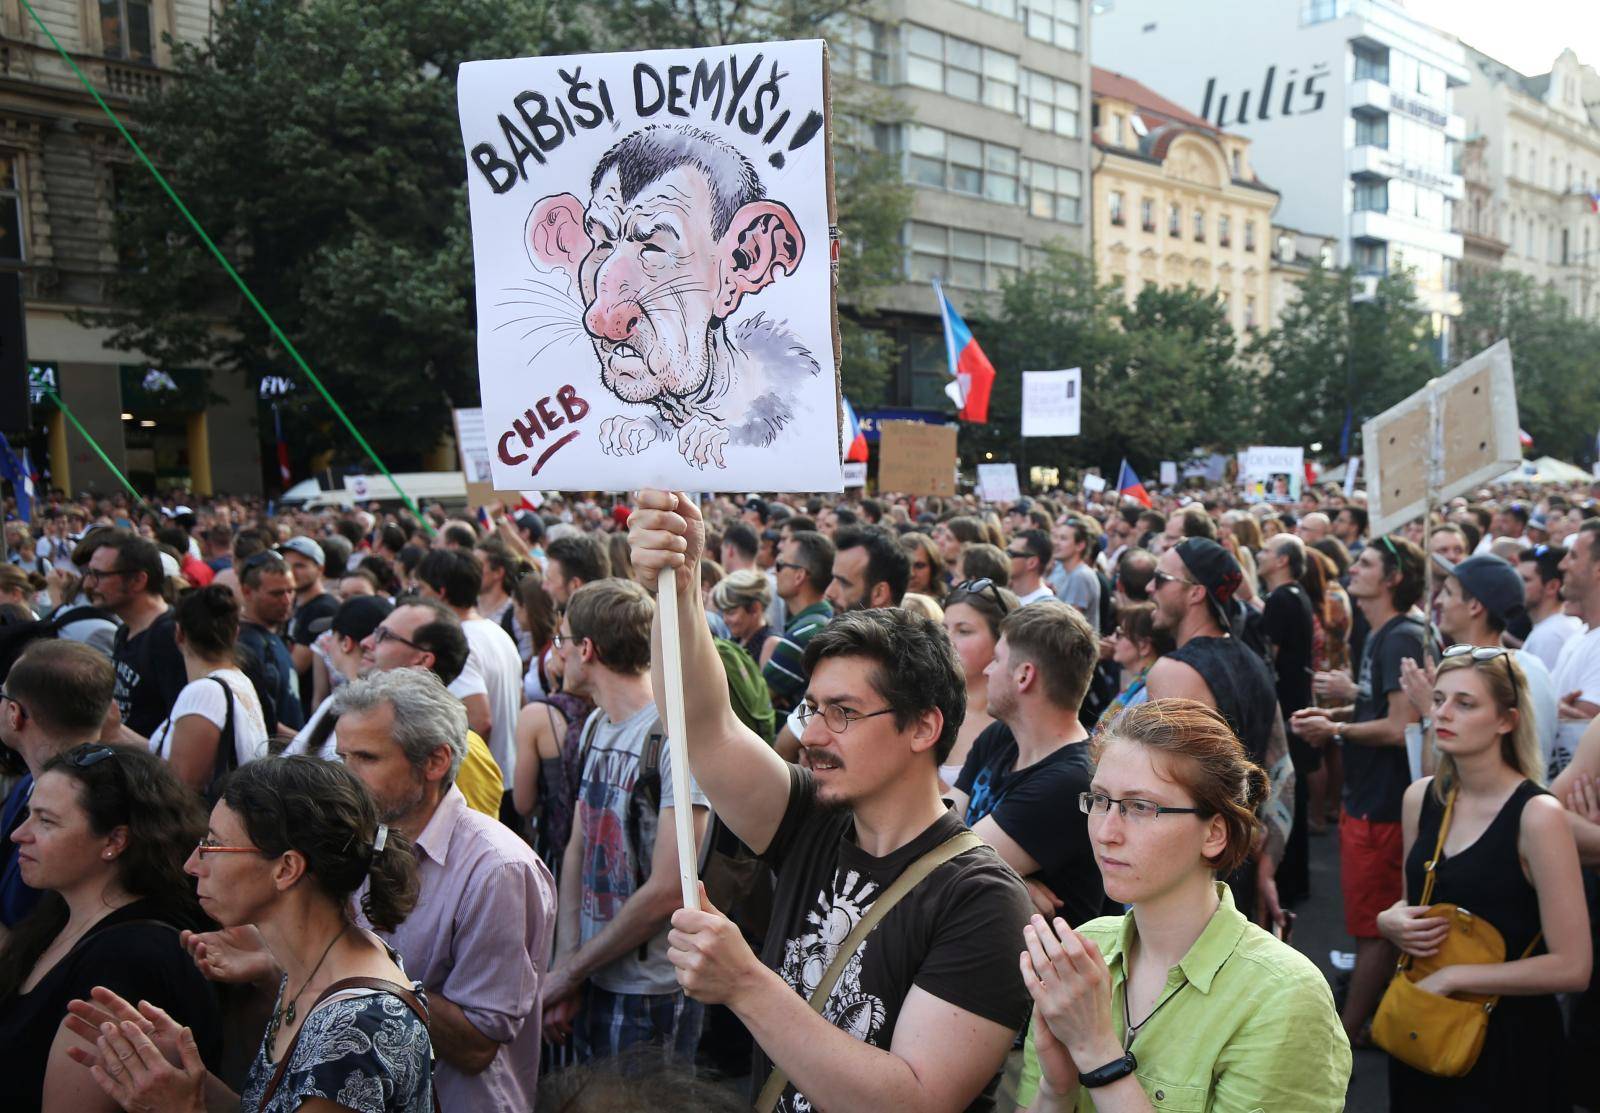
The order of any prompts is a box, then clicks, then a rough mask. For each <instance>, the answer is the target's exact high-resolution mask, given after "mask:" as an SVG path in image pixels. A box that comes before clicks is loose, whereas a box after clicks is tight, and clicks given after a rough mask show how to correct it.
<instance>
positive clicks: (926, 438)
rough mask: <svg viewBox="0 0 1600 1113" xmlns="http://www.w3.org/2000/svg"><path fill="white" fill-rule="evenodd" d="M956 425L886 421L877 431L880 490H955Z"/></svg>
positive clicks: (925, 492)
mask: <svg viewBox="0 0 1600 1113" xmlns="http://www.w3.org/2000/svg"><path fill="white" fill-rule="evenodd" d="M955 473H956V427H955V426H954V425H925V424H923V423H922V422H920V421H885V422H884V423H883V424H882V425H881V426H880V427H879V434H878V490H879V491H893V492H896V493H899V494H903V495H953V494H955V493H956V474H955Z"/></svg>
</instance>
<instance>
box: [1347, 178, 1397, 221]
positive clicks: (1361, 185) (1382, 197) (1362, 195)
mask: <svg viewBox="0 0 1600 1113" xmlns="http://www.w3.org/2000/svg"><path fill="white" fill-rule="evenodd" d="M1355 210H1356V212H1358V213H1386V212H1388V211H1389V183H1388V182H1387V181H1385V180H1384V179H1382V178H1358V179H1357V180H1356V194H1355Z"/></svg>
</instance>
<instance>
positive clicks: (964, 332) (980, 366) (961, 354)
mask: <svg viewBox="0 0 1600 1113" xmlns="http://www.w3.org/2000/svg"><path fill="white" fill-rule="evenodd" d="M933 293H934V296H935V297H937V298H938V299H939V316H940V318H941V319H942V320H943V321H944V344H945V351H946V353H947V354H948V356H949V359H950V379H951V382H950V383H949V385H947V386H946V387H945V390H944V392H945V393H946V394H948V395H949V396H950V398H951V400H952V401H953V402H955V404H956V406H957V408H958V412H957V414H956V416H957V417H958V418H960V419H961V420H962V421H971V422H976V423H977V424H980V425H982V424H984V423H986V422H987V421H988V420H989V392H990V390H992V389H993V388H994V365H993V364H991V363H990V362H989V357H988V356H986V355H984V354H983V349H982V348H980V347H978V342H977V341H976V340H974V339H973V338H972V330H971V329H970V328H968V327H967V322H965V321H963V320H962V319H961V314H959V313H957V312H956V307H955V306H953V305H951V304H950V299H949V298H947V297H945V296H944V290H943V289H941V288H940V286H939V284H938V283H937V282H935V283H934V284H933Z"/></svg>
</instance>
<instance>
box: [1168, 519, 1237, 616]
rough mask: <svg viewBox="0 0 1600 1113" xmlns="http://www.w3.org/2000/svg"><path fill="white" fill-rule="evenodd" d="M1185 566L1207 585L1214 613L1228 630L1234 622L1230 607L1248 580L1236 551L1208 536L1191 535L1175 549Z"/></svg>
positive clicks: (1207, 598)
mask: <svg viewBox="0 0 1600 1113" xmlns="http://www.w3.org/2000/svg"><path fill="white" fill-rule="evenodd" d="M1173 551H1174V552H1176V553H1177V554H1178V559H1180V560H1182V561H1183V566H1184V567H1185V568H1187V569H1188V570H1189V575H1191V576H1193V577H1194V582H1195V583H1197V584H1199V585H1200V586H1201V587H1203V588H1205V589H1206V602H1208V603H1210V604H1211V613H1212V614H1213V615H1215V616H1216V619H1217V624H1218V625H1219V626H1221V627H1222V628H1223V629H1224V630H1226V629H1228V628H1229V626H1230V625H1231V622H1230V620H1229V613H1228V608H1229V604H1231V603H1232V602H1233V595H1234V592H1236V591H1238V590H1239V585H1240V584H1241V583H1243V582H1244V572H1242V571H1241V570H1240V568H1239V562H1238V561H1236V560H1234V559H1233V554H1232V553H1230V552H1228V550H1227V549H1224V548H1223V547H1222V546H1221V545H1219V544H1217V543H1216V542H1215V541H1212V540H1211V539H1210V538H1208V537H1191V538H1189V539H1188V540H1186V541H1183V542H1180V543H1179V544H1178V545H1177V546H1176V547H1175V548H1174V550H1173Z"/></svg>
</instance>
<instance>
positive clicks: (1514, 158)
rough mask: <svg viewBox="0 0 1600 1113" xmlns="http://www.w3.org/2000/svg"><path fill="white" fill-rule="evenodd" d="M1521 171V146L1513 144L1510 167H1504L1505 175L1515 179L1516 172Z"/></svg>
mask: <svg viewBox="0 0 1600 1113" xmlns="http://www.w3.org/2000/svg"><path fill="white" fill-rule="evenodd" d="M1521 169H1522V145H1521V144H1520V143H1516V142H1513V143H1512V144H1511V165H1509V166H1507V167H1506V173H1507V174H1508V175H1509V176H1511V177H1513V178H1515V177H1516V176H1517V171H1519V170H1521Z"/></svg>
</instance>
